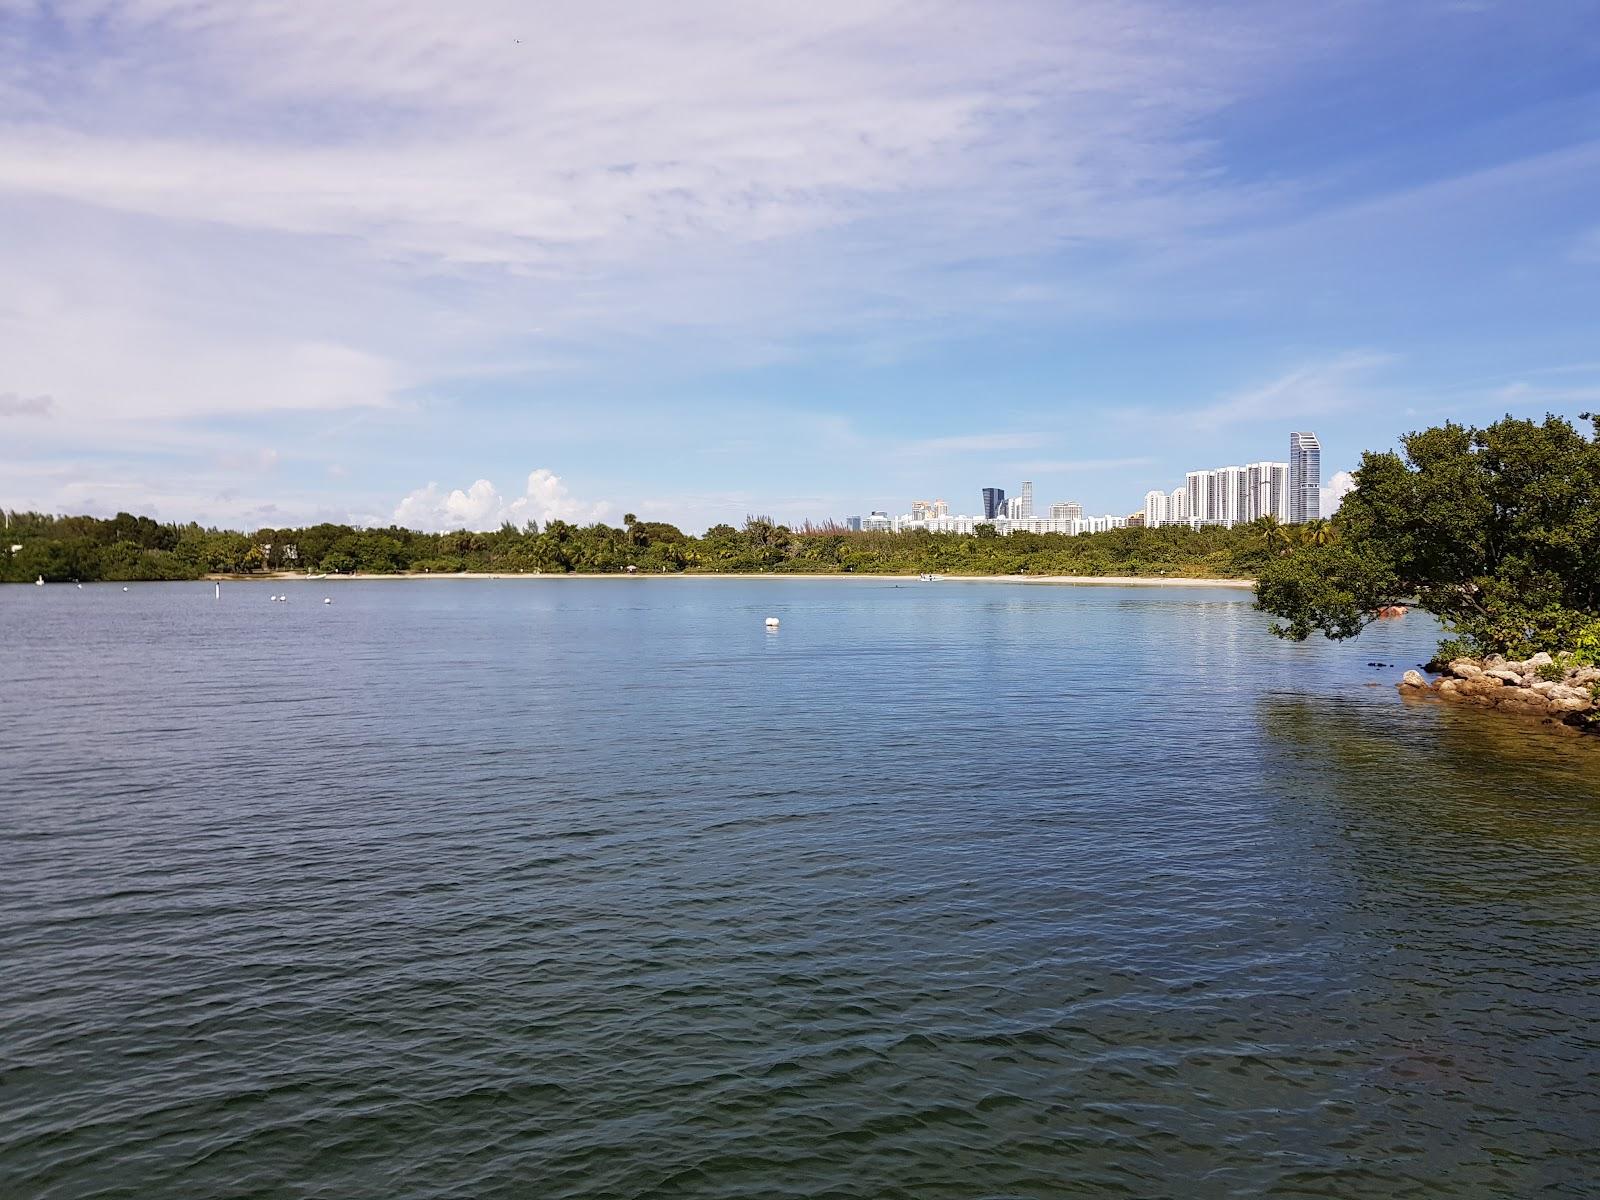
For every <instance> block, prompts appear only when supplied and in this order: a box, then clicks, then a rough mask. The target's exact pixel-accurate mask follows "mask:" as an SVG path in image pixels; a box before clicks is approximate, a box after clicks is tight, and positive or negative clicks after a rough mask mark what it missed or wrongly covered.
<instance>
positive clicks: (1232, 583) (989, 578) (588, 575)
mask: <svg viewBox="0 0 1600 1200" xmlns="http://www.w3.org/2000/svg"><path fill="white" fill-rule="evenodd" d="M205 579H206V581H207V582H208V583H209V582H211V581H213V580H215V581H217V582H219V583H293V582H300V583H345V582H350V581H352V580H386V579H493V580H560V579H616V580H627V581H630V582H637V581H638V580H641V579H773V580H776V579H816V580H839V579H859V580H883V579H888V580H895V581H900V582H904V581H910V582H912V583H918V582H921V580H920V578H919V577H918V576H916V575H879V574H869V573H865V572H862V573H856V572H845V571H831V572H823V571H805V572H799V571H796V572H774V571H767V572H754V571H749V572H747V571H695V572H687V571H676V572H668V573H657V574H651V573H648V572H645V571H640V572H639V573H638V574H636V575H629V574H627V573H625V572H622V571H607V572H603V573H602V572H594V571H590V572H581V571H573V572H568V573H565V574H562V573H557V572H544V573H535V572H524V573H522V574H496V573H493V572H488V571H451V572H448V573H447V572H439V573H437V574H435V573H432V572H424V571H399V572H395V573H392V574H384V575H378V574H371V573H362V572H356V573H354V574H349V575H329V576H327V577H326V578H324V579H311V578H309V577H307V576H305V575H292V574H288V573H286V572H281V571H280V572H274V573H269V574H261V575H207V576H206V577H205ZM934 582H938V583H1031V584H1056V585H1061V586H1070V587H1178V588H1193V587H1209V588H1216V587H1223V588H1253V587H1255V583H1256V581H1255V580H1254V579H1193V578H1189V577H1187V576H1184V577H1177V576H1173V577H1166V576H1160V575H941V576H939V578H938V579H937V580H936V581H934Z"/></svg>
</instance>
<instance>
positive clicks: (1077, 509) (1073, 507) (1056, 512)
mask: <svg viewBox="0 0 1600 1200" xmlns="http://www.w3.org/2000/svg"><path fill="white" fill-rule="evenodd" d="M1050 519H1051V520H1052V521H1081V520H1083V505H1081V504H1079V503H1078V502H1077V501H1076V500H1063V501H1062V502H1061V503H1060V504H1052V505H1051V506H1050Z"/></svg>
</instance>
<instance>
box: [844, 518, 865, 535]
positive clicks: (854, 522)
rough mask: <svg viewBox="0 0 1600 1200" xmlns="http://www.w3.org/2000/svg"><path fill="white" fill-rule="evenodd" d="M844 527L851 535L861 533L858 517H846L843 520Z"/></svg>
mask: <svg viewBox="0 0 1600 1200" xmlns="http://www.w3.org/2000/svg"><path fill="white" fill-rule="evenodd" d="M844 527H845V528H846V529H848V530H849V531H850V532H851V533H860V532H861V518H860V517H846V518H845V519H844Z"/></svg>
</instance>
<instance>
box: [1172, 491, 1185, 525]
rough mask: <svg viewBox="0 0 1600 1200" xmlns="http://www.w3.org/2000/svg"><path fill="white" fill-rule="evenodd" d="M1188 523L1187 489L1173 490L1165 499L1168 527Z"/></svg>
mask: <svg viewBox="0 0 1600 1200" xmlns="http://www.w3.org/2000/svg"><path fill="white" fill-rule="evenodd" d="M1188 523H1189V489H1188V488H1173V489H1172V494H1171V495H1170V496H1168V497H1167V517H1166V524H1168V525H1187V524H1188Z"/></svg>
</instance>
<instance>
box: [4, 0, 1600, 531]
mask: <svg viewBox="0 0 1600 1200" xmlns="http://www.w3.org/2000/svg"><path fill="white" fill-rule="evenodd" d="M1597 15H1600V14H1597V11H1596V8H1595V5H1594V4H1593V3H1591V2H1589V0H1570V2H1563V0H1556V2H1554V3H1551V4H1547V5H1541V6H1539V8H1538V9H1537V10H1531V11H1530V10H1528V9H1527V8H1525V7H1517V6H1512V5H1509V4H1506V5H1500V4H1494V3H1484V4H1472V5H1463V4H1460V3H1455V2H1450V0H1423V2H1421V3H1418V4H1416V5H1408V6H1405V7H1404V9H1396V8H1395V7H1394V6H1392V5H1386V4H1381V3H1378V2H1377V0H1347V2H1345V3H1336V4H1333V5H1328V6H1316V8H1315V11H1312V10H1311V9H1310V8H1309V7H1308V6H1285V5H1279V4H1272V3H1267V2H1265V0H1245V2H1244V3H1241V4H1237V5H1230V6H1227V7H1225V8H1205V9H1201V8H1198V7H1197V6H1193V5H1189V4H1185V3H1181V2H1179V0H1073V2H1071V3H1067V4H1058V3H1054V2H1052V0H1004V2H1002V3H998V4H994V5H986V6H982V7H974V6H972V5H971V4H968V3H961V2H957V0H924V2H923V3H920V4H918V5H915V6H906V5H903V4H898V3H889V2H887V0H852V2H851V3H849V4H846V3H842V2H839V0H819V2H818V3H814V4H810V5H807V6H804V8H803V9H800V10H796V9H792V8H790V9H787V10H780V9H778V8H775V7H770V6H761V5H749V4H736V3H733V2H731V0H685V2H684V3H681V4H676V5H670V6H659V5H645V4H642V3H638V2H637V0H633V2H626V3H624V2H621V0H599V2H597V3H593V4H589V5H584V6H565V5H563V6H557V5H538V4H535V5H528V4H522V3H512V2H511V0H461V2H460V3H457V4H454V5H452V6H450V7H449V9H448V10H443V9H440V8H439V7H438V6H436V5H432V4H428V3H425V2H424V0H346V2H345V3H343V4H340V5H336V6H328V5H314V4H311V3H309V2H301V3H293V2H290V3H284V2H283V0H226V2H224V0H120V2H117V0H0V261H4V262H5V263H6V264H7V266H8V267H9V270H8V271H7V273H6V286H5V287H4V288H3V289H0V505H3V506H7V507H37V508H47V509H53V510H58V511H92V512H107V511H114V510H116V509H119V508H127V509H134V510H139V511H147V512H154V513H155V514H156V515H159V516H161V517H164V518H168V519H191V518H194V519H200V520H204V521H208V522H222V523H232V524H242V525H251V526H253V525H270V524H283V523H288V522H291V521H298V520H316V519H337V520H344V519H352V518H354V519H358V520H363V521H383V522H387V521H389V520H391V519H398V520H403V521H406V522H414V523H417V524H431V525H433V526H434V527H456V526H459V525H463V524H465V525H471V524H476V523H488V524H498V523H499V522H500V521H501V520H503V519H519V516H518V514H524V513H525V514H529V515H536V514H541V513H543V514H549V515H558V516H562V517H564V518H565V519H578V520H584V519H598V518H600V517H603V516H605V515H607V514H610V515H613V516H614V514H616V513H619V512H621V511H624V510H628V509H631V510H634V511H638V512H641V513H646V514H649V515H652V516H657V517H661V518H663V519H669V520H677V521H679V522H681V523H682V524H684V525H685V526H686V527H689V528H703V527H704V526H705V525H707V524H710V523H712V522H715V521H719V520H737V519H739V518H740V517H742V516H743V515H744V513H746V512H748V511H763V512H771V513H773V514H774V515H776V516H778V517H780V518H784V519H801V518H805V517H812V518H824V517H832V516H840V515H843V514H845V513H854V512H861V511H864V510H867V509H870V508H890V509H899V508H901V507H903V506H904V505H905V504H907V503H908V502H909V499H910V498H911V497H912V496H913V495H948V496H949V498H950V499H951V502H952V503H953V504H954V505H955V507H956V508H958V509H962V510H967V509H970V508H971V507H973V505H974V504H975V502H976V491H977V489H978V488H980V487H982V486H984V485H990V484H997V485H1000V486H1007V487H1015V486H1016V485H1017V484H1019V483H1020V481H1021V479H1022V477H1023V476H1024V474H1028V475H1031V476H1032V477H1033V478H1034V483H1035V493H1036V495H1038V496H1040V497H1041V499H1043V500H1048V499H1055V498H1060V499H1066V498H1073V499H1078V500H1080V501H1082V502H1084V503H1085V504H1086V505H1087V506H1088V507H1090V508H1091V509H1093V510H1095V511H1105V510H1110V511H1131V510H1132V509H1133V508H1135V507H1137V505H1138V503H1139V498H1140V497H1141V496H1142V495H1143V493H1144V491H1145V490H1146V489H1147V488H1149V487H1152V486H1156V487H1166V488H1170V487H1172V486H1176V483H1177V482H1179V481H1181V476H1182V472H1183V471H1184V470H1185V469H1188V468H1192V467H1196V466H1214V465H1219V464H1221V463H1224V462H1240V461H1249V460H1255V459H1260V458H1264V457H1274V458H1281V457H1283V454H1284V444H1285V442H1286V439H1287V435H1288V433H1289V431H1290V430H1292V429H1297V428H1307V427H1309V428H1314V429H1316V430H1317V431H1318V433H1319V434H1320V435H1321V437H1322V441H1323V445H1324V447H1325V451H1324V462H1325V463H1326V464H1327V468H1328V471H1329V473H1330V478H1329V480H1328V494H1329V497H1330V500H1331V499H1332V498H1333V497H1334V496H1335V494H1342V493H1339V489H1340V487H1342V486H1346V485H1347V483H1348V479H1347V477H1343V478H1344V483H1341V482H1340V480H1341V478H1342V477H1341V476H1339V475H1338V474H1336V473H1335V472H1336V471H1338V470H1341V469H1345V468H1348V467H1350V466H1353V465H1354V463H1355V460H1356V457H1357V455H1358V454H1359V452H1360V450H1361V449H1363V448H1367V447H1382V446H1387V445H1388V444H1390V443H1391V442H1392V440H1393V438H1394V437H1395V436H1396V435H1397V434H1399V433H1401V432H1403V431H1404V430H1406V429H1408V428H1412V427H1415V426H1418V425H1421V424H1427V423H1432V422H1435V421H1437V420H1440V419H1443V418H1445V417H1455V418H1459V419H1464V420H1485V419H1492V418H1493V417H1495V416H1498V415H1500V414H1501V413H1503V412H1505V411H1516V412H1527V413H1535V414H1539V413H1543V412H1544V411H1546V410H1552V411H1558V412H1567V413H1573V414H1575V413H1576V412H1577V411H1579V410H1580V409H1581V408H1584V407H1586V406H1587V407H1594V398H1595V397H1596V396H1600V364H1597V363H1596V362H1595V361H1594V355H1593V352H1592V346H1593V339H1594V328H1593V319H1592V314H1593V313H1594V312H1595V311H1600V304H1597V301H1600V256H1597V255H1596V253H1595V246H1596V244H1597V243H1596V240H1595V239H1596V230H1597V229H1600V213H1597V212H1596V210H1595V207H1596V206H1595V202H1594V197H1595V196H1596V195H1600V136H1597V135H1596V134H1595V132H1594V131H1595V130H1596V129H1600V123H1597V120H1596V119H1597V118H1600V69H1597V68H1600V43H1597V42H1596V40H1595V39H1594V38H1593V36H1592V31H1593V28H1594V25H1595V18H1596V16H1597ZM1530 62H1538V63H1539V64H1540V70H1539V71H1538V72H1532V71H1529V70H1528V69H1527V64H1528V63H1530ZM1534 214H1537V217H1536V218H1535V216H1534ZM530 471H532V474H531V475H530V474H529V472H530ZM512 479H527V481H528V482H527V483H526V485H525V486H524V487H523V490H522V491H521V492H520V493H516V492H513V493H511V494H509V495H502V494H501V492H500V491H499V490H498V489H497V487H496V485H495V484H494V483H491V482H489V481H491V480H512ZM427 480H448V481H452V483H451V484H447V485H445V486H444V487H440V486H436V485H435V484H433V483H425V482H424V481H427ZM471 480H475V481H476V482H475V483H471V484H467V482H466V481H471ZM569 489H570V490H569ZM574 497H583V499H581V500H580V499H575V498H574ZM569 514H570V515H569ZM537 519H548V517H547V516H546V517H537Z"/></svg>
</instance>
